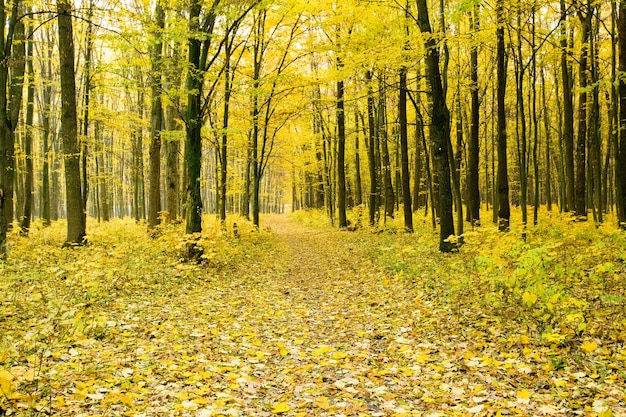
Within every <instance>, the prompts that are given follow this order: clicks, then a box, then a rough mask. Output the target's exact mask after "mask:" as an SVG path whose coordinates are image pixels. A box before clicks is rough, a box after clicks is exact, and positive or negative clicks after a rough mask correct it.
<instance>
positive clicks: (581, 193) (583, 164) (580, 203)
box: [575, 6, 591, 220]
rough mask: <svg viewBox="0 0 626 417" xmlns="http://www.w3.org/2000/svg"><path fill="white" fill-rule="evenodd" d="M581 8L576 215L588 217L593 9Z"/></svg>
mask: <svg viewBox="0 0 626 417" xmlns="http://www.w3.org/2000/svg"><path fill="white" fill-rule="evenodd" d="M582 7H585V8H587V10H584V11H583V10H579V17H580V22H581V26H582V34H581V37H582V39H581V41H582V45H581V50H580V59H579V67H578V68H579V71H578V72H579V74H578V77H579V87H580V89H579V91H580V92H579V94H578V133H577V134H578V136H577V141H576V184H575V185H576V189H575V192H576V217H577V219H578V220H586V219H587V176H586V174H587V85H588V74H587V65H588V55H589V37H590V36H591V10H589V8H588V7H587V6H582Z"/></svg>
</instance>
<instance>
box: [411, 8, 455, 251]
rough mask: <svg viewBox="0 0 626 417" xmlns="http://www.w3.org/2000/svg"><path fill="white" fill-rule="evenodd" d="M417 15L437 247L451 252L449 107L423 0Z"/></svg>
mask: <svg viewBox="0 0 626 417" xmlns="http://www.w3.org/2000/svg"><path fill="white" fill-rule="evenodd" d="M417 11H418V18H417V23H418V25H419V27H420V30H421V32H422V33H423V34H425V36H424V38H425V41H424V46H425V49H426V57H425V60H426V73H427V78H428V81H429V84H430V89H431V96H432V122H431V130H430V135H431V141H432V144H433V148H434V156H435V159H436V161H437V176H438V181H439V213H440V228H441V230H440V233H439V250H440V251H441V252H451V251H452V250H453V249H454V248H455V246H456V245H455V244H454V242H452V241H451V240H450V237H451V236H454V219H453V215H452V187H451V185H450V162H449V158H450V155H449V154H448V146H447V144H448V142H449V141H450V111H449V110H448V106H447V104H446V98H445V93H444V90H443V86H442V84H441V76H440V72H439V51H438V49H437V43H436V40H435V38H434V37H433V36H432V30H431V26H430V20H429V17H428V6H427V3H426V0H417Z"/></svg>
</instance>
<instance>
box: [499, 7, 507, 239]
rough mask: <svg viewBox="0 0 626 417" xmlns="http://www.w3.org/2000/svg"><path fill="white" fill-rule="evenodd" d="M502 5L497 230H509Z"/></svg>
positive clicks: (500, 22)
mask: <svg viewBox="0 0 626 417" xmlns="http://www.w3.org/2000/svg"><path fill="white" fill-rule="evenodd" d="M503 8H504V5H503V0H498V2H497V4H496V14H497V17H498V28H497V29H496V38H497V52H496V54H497V56H496V79H497V81H496V82H497V92H496V95H497V110H496V111H497V117H498V126H497V135H498V179H497V183H498V229H499V230H500V231H508V230H509V222H510V219H511V208H510V206H509V177H508V162H507V154H506V148H507V146H506V142H507V137H506V109H505V107H504V99H505V96H506V56H505V54H506V51H505V47H504V24H505V23H504V16H503V13H504V10H503Z"/></svg>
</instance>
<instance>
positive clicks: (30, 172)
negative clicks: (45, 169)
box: [20, 28, 35, 234]
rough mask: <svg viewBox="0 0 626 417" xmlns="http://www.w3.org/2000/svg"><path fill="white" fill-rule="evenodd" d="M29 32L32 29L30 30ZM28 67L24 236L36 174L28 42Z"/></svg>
mask: <svg viewBox="0 0 626 417" xmlns="http://www.w3.org/2000/svg"><path fill="white" fill-rule="evenodd" d="M29 32H32V29H31V28H29ZM26 45H27V52H26V65H27V73H28V88H27V93H26V120H25V122H26V129H25V132H24V157H25V158H26V173H25V176H24V207H23V211H22V222H21V224H20V228H21V229H22V233H23V234H28V229H30V221H31V219H32V209H33V188H34V182H35V172H34V167H33V120H34V113H35V73H34V69H33V41H32V40H29V41H28V42H27V44H26Z"/></svg>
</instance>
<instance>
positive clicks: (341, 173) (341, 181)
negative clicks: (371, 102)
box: [337, 59, 348, 228]
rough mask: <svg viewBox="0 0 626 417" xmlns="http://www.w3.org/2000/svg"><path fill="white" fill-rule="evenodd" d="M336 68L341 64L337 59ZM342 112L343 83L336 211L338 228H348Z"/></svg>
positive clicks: (340, 83)
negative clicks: (337, 213)
mask: <svg viewBox="0 0 626 417" xmlns="http://www.w3.org/2000/svg"><path fill="white" fill-rule="evenodd" d="M337 67H338V68H341V67H342V63H341V61H340V60H339V59H338V62H337ZM345 120H346V119H345V110H344V83H343V81H338V82H337V210H338V212H339V227H340V228H345V227H347V226H348V219H347V217H346V167H345V159H346V121H345Z"/></svg>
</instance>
